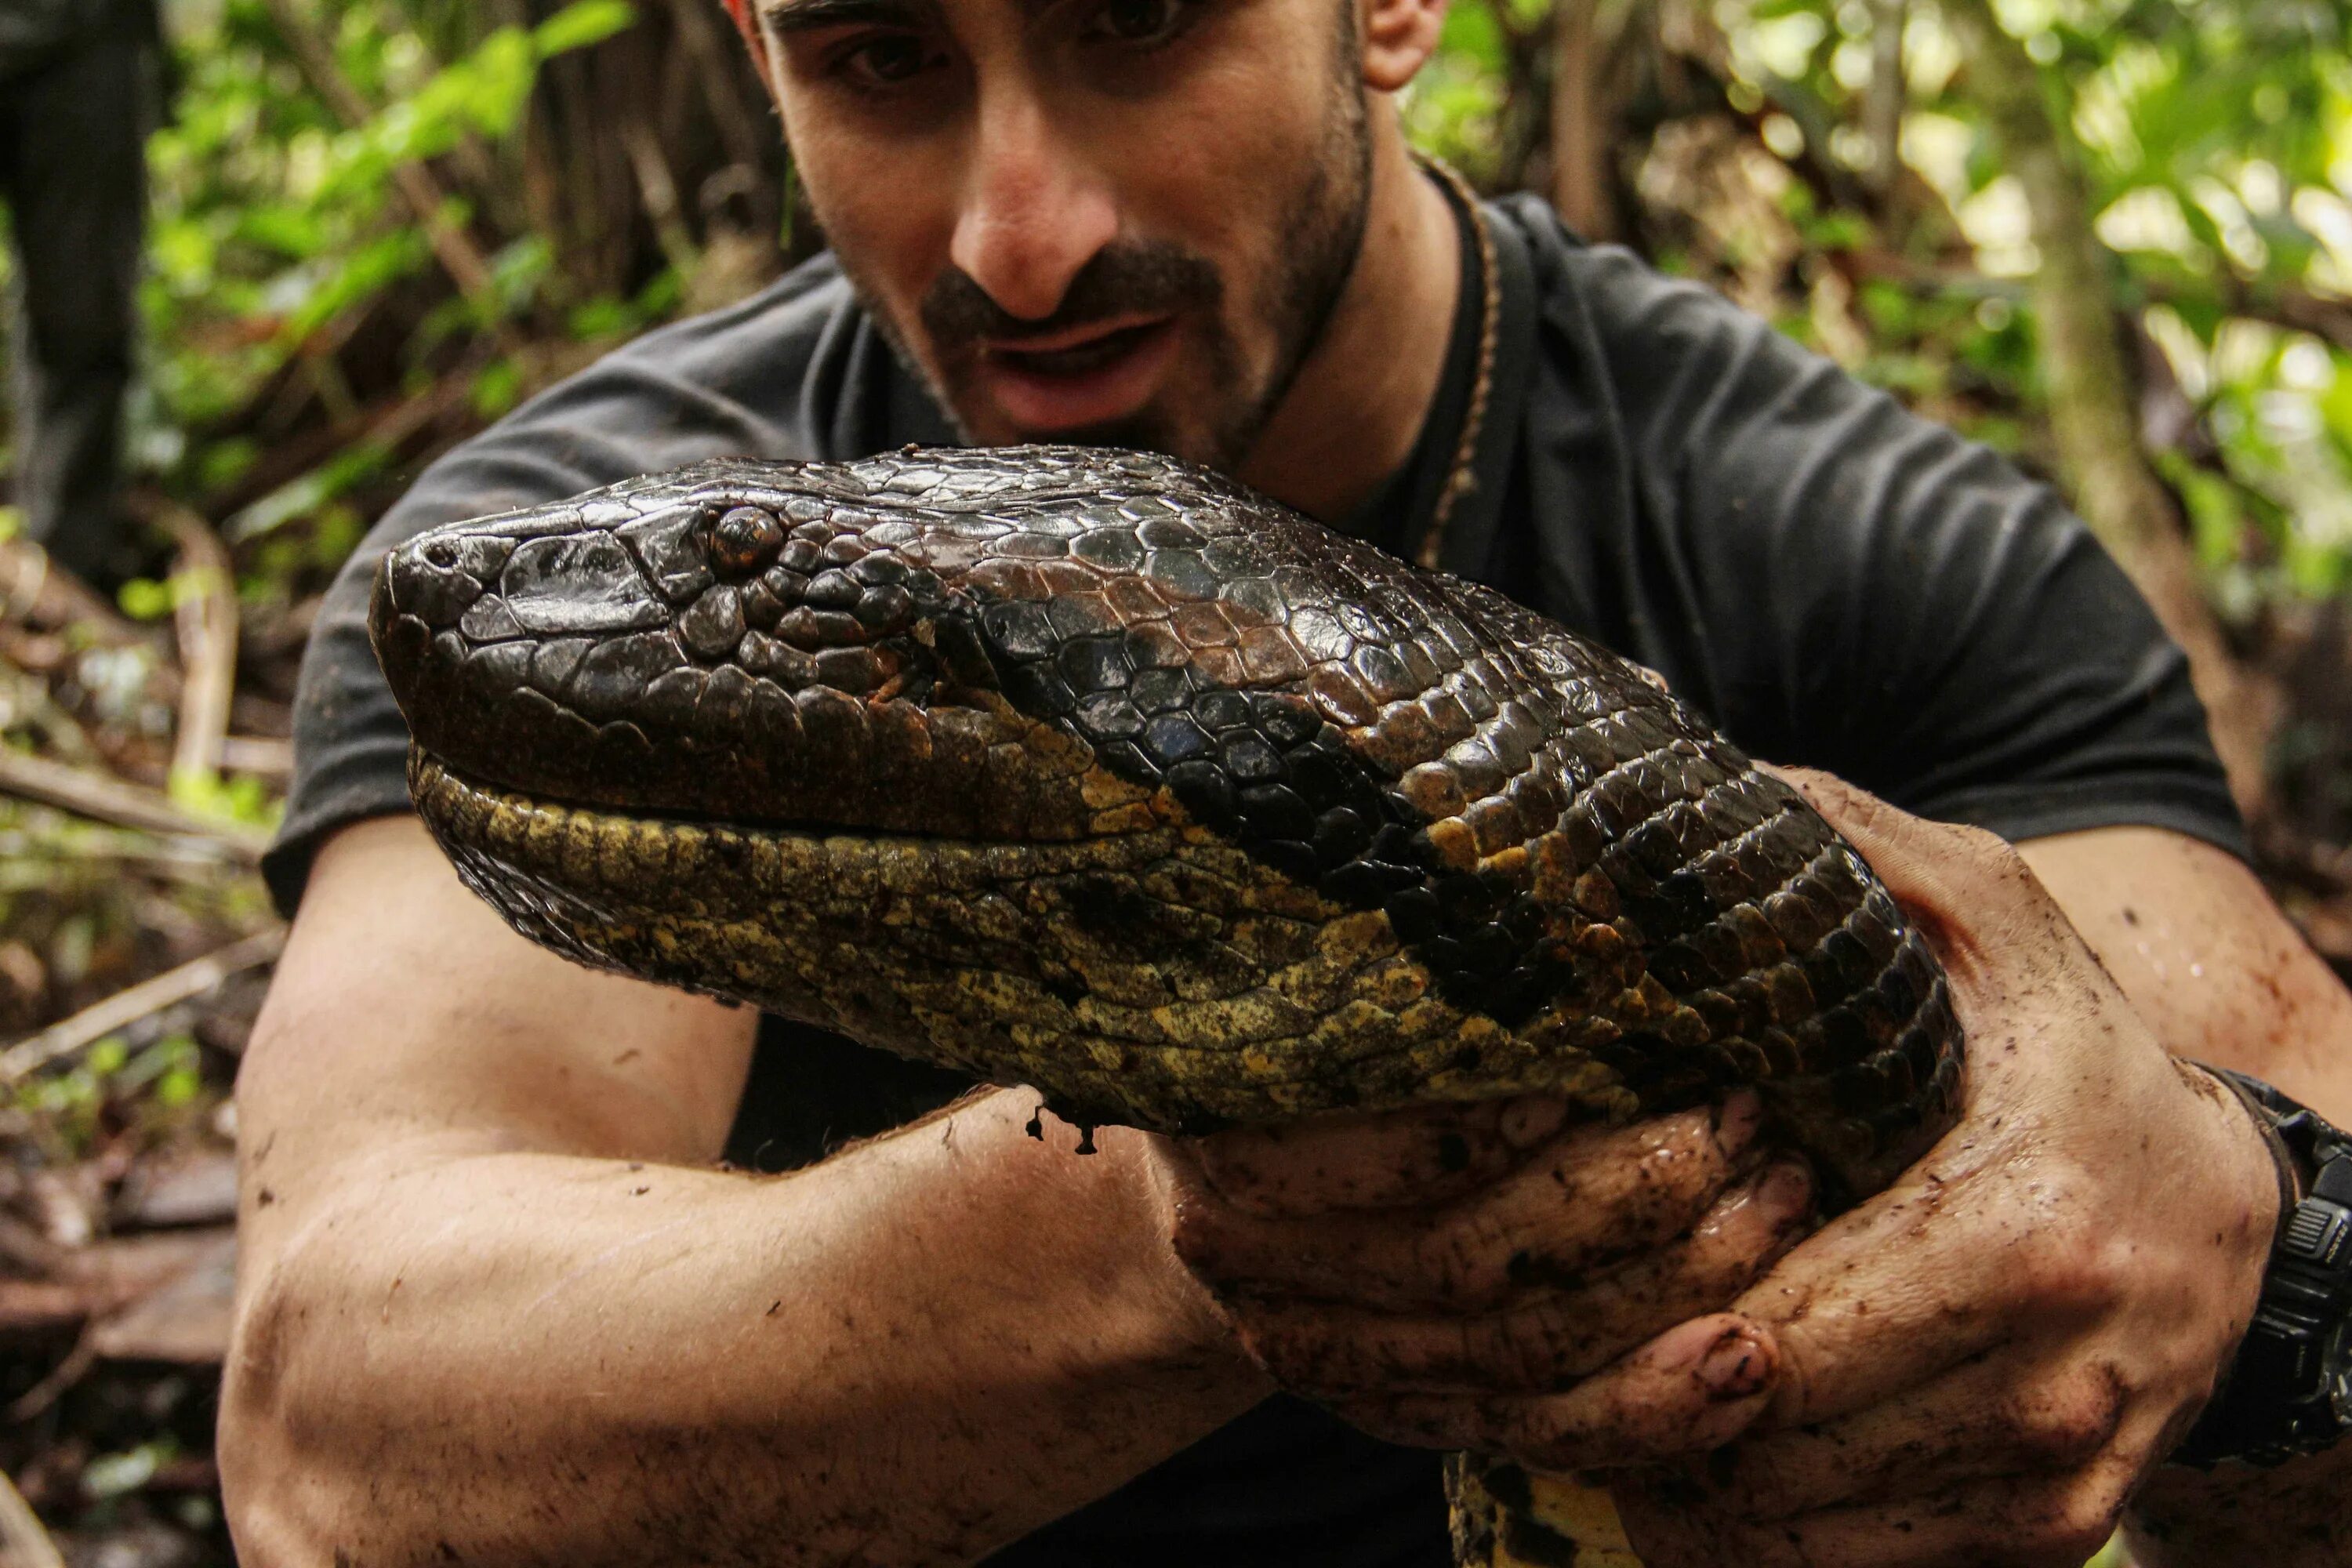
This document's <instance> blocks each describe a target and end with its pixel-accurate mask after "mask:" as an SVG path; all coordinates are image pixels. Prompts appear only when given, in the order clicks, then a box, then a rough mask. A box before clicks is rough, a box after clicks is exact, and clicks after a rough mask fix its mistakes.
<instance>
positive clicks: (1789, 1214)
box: [1756, 1161, 1813, 1224]
mask: <svg viewBox="0 0 2352 1568" xmlns="http://www.w3.org/2000/svg"><path fill="white" fill-rule="evenodd" d="M1756 1202H1757V1204H1758V1205H1759V1206H1760V1207H1761V1208H1762V1209H1763V1210H1764V1212H1765V1213H1766V1214H1767V1215H1770V1216H1771V1217H1772V1219H1774V1220H1775V1221H1777V1222H1779V1223H1780V1224H1787V1223H1788V1222H1789V1221H1790V1220H1795V1219H1801V1218H1802V1217H1804V1215H1806V1214H1808V1213H1809V1212H1811V1209H1812V1206H1813V1173H1811V1171H1809V1170H1807V1169H1806V1168H1805V1167H1804V1166H1802V1165H1799V1164H1795V1163H1791V1162H1789V1161H1782V1162H1781V1163H1779V1164H1776V1165H1774V1166H1772V1167H1771V1168H1770V1169H1769V1170H1768V1171H1766V1172H1765V1173H1764V1176H1763V1179H1762V1180H1761V1181H1759V1182H1758V1183H1757V1184H1756Z"/></svg>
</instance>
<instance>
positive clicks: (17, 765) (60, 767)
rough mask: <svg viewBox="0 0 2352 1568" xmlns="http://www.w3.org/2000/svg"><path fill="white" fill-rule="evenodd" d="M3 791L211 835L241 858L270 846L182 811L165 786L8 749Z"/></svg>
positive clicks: (130, 822) (121, 822) (82, 812)
mask: <svg viewBox="0 0 2352 1568" xmlns="http://www.w3.org/2000/svg"><path fill="white" fill-rule="evenodd" d="M0 795H16V796H18V797H20V798H22V799H25V800H32V801H38V802H39V803H40V804H41V805H53V806H56V807H57V808H58V810H59V811H69V812H72V813H73V814H74V815H75V816H87V817H89V818H91V819H93V820H95V821H99V822H110V823H112V824H114V825H115V826H118V827H136V828H138V829H140V830H141V831H142V832H146V833H164V834H171V835H173V836H174V837H183V838H208V839H212V840H214V841H215V842H216V843H218V844H219V845H221V846H222V847H224V848H226V849H227V850H228V851H229V852H230V853H231V854H232V855H234V856H235V857H236V858H238V859H240V860H246V861H258V860H259V859H260V858H261V852H262V851H263V850H264V849H267V848H268V847H269V836H268V834H266V833H264V832H262V831H261V830H260V829H259V828H256V827H248V826H246V825H245V824H243V823H241V822H227V821H217V820H215V819H213V818H210V817H203V816H195V815H194V814H193V813H191V812H187V811H183V810H182V809H181V808H180V806H179V805H178V803H177V802H175V801H173V799H172V797H171V796H170V795H165V794H163V792H162V791H160V790H152V789H148V788H146V787H144V786H143V785H140V784H126V783H124V782H123V781H122V780H121V779H118V778H114V777H112V776H110V775H109V774H106V773H91V772H89V770H88V769H84V768H73V767H68V766H67V765H66V764H64V763H53V762H50V761H49V760H48V759H47V758H46V757H34V756H27V755H26V754H25V753H24V752H12V751H9V750H7V749H6V748H5V747H0Z"/></svg>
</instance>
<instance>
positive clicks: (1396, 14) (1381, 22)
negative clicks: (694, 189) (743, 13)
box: [730, 0, 1446, 92]
mask: <svg viewBox="0 0 2352 1568" xmlns="http://www.w3.org/2000/svg"><path fill="white" fill-rule="evenodd" d="M730 3H732V0H730ZM1346 3H1347V4H1349V5H1361V6H1362V7H1363V8H1364V10H1363V27H1364V35H1363V36H1364V85H1365V86H1366V87H1369V88H1370V89H1372V90H1373V91H1374V92H1396V91H1399V90H1401V89H1402V88H1403V87H1404V84H1405V83H1407V82H1409V81H1411V80H1412V79H1413V74H1414V73H1415V72H1416V71H1418V70H1420V69H1421V68H1422V67H1423V65H1426V64H1427V63H1428V61H1429V57H1430V56H1432V55H1433V54H1435V53H1436V52H1437V37H1438V34H1439V33H1440V32H1442V31H1443V30H1444V26H1445V5H1446V0H1346Z"/></svg>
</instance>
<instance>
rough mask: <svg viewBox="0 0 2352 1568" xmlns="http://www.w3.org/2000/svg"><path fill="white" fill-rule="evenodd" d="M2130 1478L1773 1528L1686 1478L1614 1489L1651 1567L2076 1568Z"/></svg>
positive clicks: (2022, 1484)
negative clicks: (1712, 1498) (1966, 1567)
mask: <svg viewBox="0 0 2352 1568" xmlns="http://www.w3.org/2000/svg"><path fill="white" fill-rule="evenodd" d="M2131 1479H2132V1478H2131V1474H2130V1472H2129V1471H2128V1470H2126V1469H2125V1468H2122V1467H2120V1466H2102V1467H2099V1468H2096V1469H2095V1470H2094V1471H2092V1472H2090V1473H2087V1474H2076V1475H2069V1476H2059V1477H2047V1476H2011V1477H2003V1478H2001V1479H1996V1480H1990V1481H1975V1482H1969V1483H1967V1484H1964V1485H1961V1486H1958V1487H1952V1488H1948V1489H1943V1490H1939V1491H1937V1492H1935V1493H1932V1494H1929V1495H1925V1496H1920V1497H1914V1498H1905V1499H1896V1500H1889V1501H1885V1502H1876V1503H1868V1504H1864V1505H1861V1506H1857V1507H1853V1508H1845V1509H1833V1510H1826V1511H1823V1512H1821V1513H1813V1514H1808V1515H1805V1516H1803V1517H1802V1518H1799V1519H1790V1520H1778V1521H1772V1522H1770V1523H1764V1522H1759V1521H1748V1520H1739V1519H1734V1518H1728V1517H1727V1516H1725V1515H1724V1514H1723V1513H1722V1512H1720V1511H1719V1510H1716V1509H1713V1508H1710V1507H1706V1506H1705V1505H1704V1504H1699V1503H1695V1502H1694V1500H1693V1498H1692V1495H1691V1493H1690V1491H1689V1489H1687V1487H1685V1485H1684V1484H1683V1483H1682V1482H1681V1480H1680V1478H1678V1477H1675V1476H1671V1475H1667V1476H1655V1475H1652V1474H1649V1473H1646V1472H1645V1473H1637V1474H1635V1475H1633V1476H1629V1477H1626V1478H1624V1479H1622V1480H1620V1481H1616V1482H1612V1487H1611V1491H1612V1494H1613V1495H1614V1497H1615V1498H1616V1500H1617V1506H1618V1513H1619V1516H1620V1518H1621V1519H1622V1521H1623V1523H1624V1525H1625V1532H1626V1534H1627V1536H1628V1537H1629V1538H1630V1539H1631V1540H1632V1542H1633V1549H1634V1552H1636V1554H1637V1555H1639V1556H1640V1558H1641V1560H1642V1561H1643V1563H1649V1564H1651V1565H1652V1568H1699V1565H1701V1564H1706V1565H1717V1564H1737V1565H1738V1568H1949V1565H1950V1564H1953V1563H1969V1564H1974V1565H1982V1568H2077V1565H2078V1564H2080V1563H2084V1562H2087V1561H2088V1560H2089V1559H2090V1558H2091V1557H2092V1556H2093V1555H2095V1553H2096V1552H2098V1550H2099V1549H2100V1548H2101V1547H2102V1546H2104V1545H2105V1544H2106V1542H2107V1540H2108V1538H2109V1537H2110V1536H2111V1535H2113V1534H2114V1533H2115V1527H2116V1519H2117V1517H2118V1516H2119V1515H2120V1514H2121V1513H2122V1512H2123V1507H2124V1503H2125V1500H2126V1498H2127V1497H2128V1496H2129V1493H2130V1484H2131Z"/></svg>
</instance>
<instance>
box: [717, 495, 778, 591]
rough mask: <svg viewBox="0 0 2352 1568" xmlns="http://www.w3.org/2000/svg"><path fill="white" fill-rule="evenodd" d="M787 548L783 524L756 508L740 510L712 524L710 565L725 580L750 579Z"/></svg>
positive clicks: (773, 516)
mask: <svg viewBox="0 0 2352 1568" xmlns="http://www.w3.org/2000/svg"><path fill="white" fill-rule="evenodd" d="M783 547H784V525H783V523H782V521H780V520H779V519H778V518H777V517H776V514H775V513H773V512H772V511H763V510H761V509H760V508H758V507H755V506H739V507H736V508H735V509H733V510H730V511H729V512H727V513H726V514H725V515H724V516H722V517H720V518H719V521H716V522H714V523H712V524H711V525H710V566H711V570H712V571H714V572H716V573H718V574H719V575H720V576H722V577H749V576H751V574H753V573H755V572H758V571H760V570H761V569H762V568H763V567H765V566H766V565H767V564H768V563H770V562H771V561H773V560H774V559H775V558H776V556H777V554H778V552H781V551H782V549H783Z"/></svg>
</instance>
